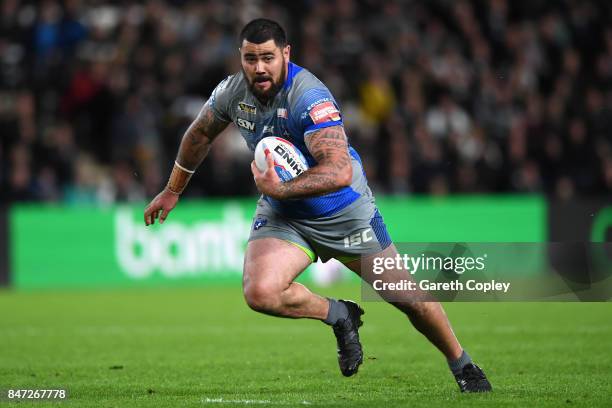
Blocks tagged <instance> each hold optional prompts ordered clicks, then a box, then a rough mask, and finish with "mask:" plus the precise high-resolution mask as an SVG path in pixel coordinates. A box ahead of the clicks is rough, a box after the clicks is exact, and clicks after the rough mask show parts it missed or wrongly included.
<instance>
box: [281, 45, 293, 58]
mask: <svg viewBox="0 0 612 408" xmlns="http://www.w3.org/2000/svg"><path fill="white" fill-rule="evenodd" d="M290 56H291V46H290V45H289V44H287V45H285V48H283V57H285V60H289V57H290Z"/></svg>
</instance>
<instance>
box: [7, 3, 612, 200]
mask: <svg viewBox="0 0 612 408" xmlns="http://www.w3.org/2000/svg"><path fill="white" fill-rule="evenodd" d="M0 10H1V12H2V13H1V17H0V129H2V132H1V135H0V187H1V188H0V191H1V193H0V198H1V199H2V200H3V201H7V200H8V201H17V200H19V201H23V200H25V201H67V202H74V203H80V202H86V203H112V202H116V201H130V200H139V199H142V198H144V197H145V196H148V195H151V194H152V192H155V191H158V190H159V188H160V187H161V184H162V183H163V180H162V179H161V177H160V174H165V172H166V170H167V169H165V168H160V167H159V166H160V165H159V163H171V159H172V157H170V156H168V155H172V154H174V146H175V145H176V140H177V138H179V137H180V135H182V133H183V131H184V128H185V127H186V126H187V125H188V124H189V123H190V121H191V118H192V115H194V112H193V109H191V107H192V106H200V105H201V104H202V103H203V101H204V100H205V98H207V97H208V95H209V94H210V92H211V90H212V88H213V87H214V85H215V84H216V83H218V82H219V81H220V80H221V79H222V78H223V77H224V76H226V75H227V74H228V73H229V72H234V71H236V70H237V67H236V66H235V65H234V64H236V59H235V58H231V57H232V56H233V55H234V53H236V52H237V44H236V41H235V38H236V33H235V32H234V31H233V30H234V27H237V26H241V24H240V23H241V22H246V21H247V20H250V19H252V18H254V17H257V16H262V15H264V14H265V15H267V16H269V17H273V18H275V19H278V20H280V21H281V22H283V23H284V25H285V26H287V27H289V28H290V29H292V31H290V32H289V38H290V40H291V43H292V45H293V48H292V56H293V58H294V59H295V60H296V62H298V63H299V62H300V61H302V62H303V65H306V66H308V67H309V68H310V69H311V70H312V71H313V72H314V73H315V74H317V75H321V76H322V77H321V79H323V80H324V81H325V82H326V83H327V84H328V85H329V86H330V88H331V90H332V92H333V93H334V94H335V95H336V97H337V98H338V99H339V102H340V103H341V104H342V106H343V111H344V112H345V116H346V117H345V126H346V127H347V129H349V137H351V142H352V143H353V144H354V145H355V146H357V147H358V148H360V149H361V150H363V151H367V152H369V154H368V155H364V158H363V160H364V164H365V168H366V171H367V172H368V178H369V180H370V183H371V185H372V186H373V188H375V189H376V190H378V191H381V192H388V193H398V194H406V193H430V194H449V193H473V192H496V193H501V192H506V193H511V192H526V193H545V194H550V195H552V196H557V197H560V198H564V199H565V198H572V197H575V196H577V195H580V196H585V195H598V194H607V193H609V192H610V188H611V186H612V184H611V183H612V181H611V180H612V176H611V175H610V174H611V173H612V170H611V168H612V164H611V163H612V134H611V132H612V131H611V130H610V129H611V128H612V126H611V125H612V123H611V121H612V119H611V118H612V111H611V109H612V106H611V103H612V29H611V28H610V22H611V20H612V6H611V5H610V3H609V2H608V1H605V0H585V1H578V0H568V1H565V2H542V1H535V2H510V1H508V0H485V1H476V0H474V1H465V0H460V1H455V2H448V1H444V0H433V1H427V2H422V1H416V0H414V1H411V0H407V1H399V0H385V1H382V2H374V1H370V0H360V1H357V0H334V1H323V0H308V1H305V0H303V1H297V2H289V3H285V2H276V1H271V0H270V1H268V0H259V1H247V0H229V1H227V0H224V1H221V0H206V1H180V2H176V1H163V0H154V1H148V2H145V3H143V2H136V1H126V2H111V1H104V0H102V1H98V2H95V3H94V4H92V5H89V4H87V2H80V1H74V0H68V1H62V2H60V1H58V0H45V1H41V2H31V1H18V0H1V1H0ZM217 143H219V144H221V145H222V146H221V147H220V148H218V149H215V151H216V152H218V154H217V155H211V157H209V158H208V159H207V163H205V164H204V165H203V166H202V167H201V169H202V170H201V172H200V173H201V174H196V177H195V179H194V183H192V185H191V186H190V189H188V190H187V194H188V195H192V196H200V195H203V194H205V195H237V194H252V193H254V192H255V190H254V186H253V183H251V182H250V177H251V176H250V173H249V172H248V165H245V164H246V163H244V162H248V161H250V160H251V157H250V155H249V154H247V149H246V147H244V146H242V145H241V142H240V141H239V137H238V136H237V134H236V132H235V131H232V130H231V129H229V130H228V132H227V134H226V135H225V136H223V137H221V138H220V139H219V140H218V141H217ZM164 155H167V156H168V157H167V160H163V159H162V160H156V161H153V160H151V157H157V158H163V156H164ZM233 169H245V170H244V171H242V170H240V171H239V172H238V173H235V172H234V170H233Z"/></svg>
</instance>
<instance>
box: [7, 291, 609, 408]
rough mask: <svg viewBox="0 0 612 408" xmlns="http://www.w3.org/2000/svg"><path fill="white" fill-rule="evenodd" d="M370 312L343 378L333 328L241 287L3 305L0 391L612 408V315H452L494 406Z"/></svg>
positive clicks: (585, 307)
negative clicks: (466, 391)
mask: <svg viewBox="0 0 612 408" xmlns="http://www.w3.org/2000/svg"><path fill="white" fill-rule="evenodd" d="M322 293H324V294H330V295H334V296H337V297H340V296H349V297H352V298H358V297H359V289H358V287H338V288H332V289H330V288H328V289H325V290H322ZM364 306H365V309H366V315H365V325H364V326H363V329H362V331H361V333H362V341H363V344H364V351H365V354H366V360H365V362H364V364H363V365H362V367H361V369H360V372H359V374H358V375H357V376H355V377H353V378H344V377H342V376H341V375H340V372H339V370H338V367H337V364H336V357H335V340H334V337H333V334H332V333H331V330H330V329H329V328H328V327H326V326H325V325H323V324H322V323H320V322H317V321H311V320H288V319H279V318H274V317H269V316H264V315H261V314H258V313H255V312H252V311H251V310H250V309H248V308H247V306H246V305H245V304H244V301H243V300H242V296H241V292H240V289H239V288H238V287H231V288H229V287H221V288H218V287H217V288H201V289H185V288H183V289H156V290H152V289H151V290H141V291H128V290H125V291H119V290H116V291H99V292H96V291H89V292H36V293H13V292H7V291H4V292H0V388H2V389H7V388H56V387H64V388H67V389H68V391H69V394H70V396H69V399H68V400H67V401H63V402H58V403H56V405H57V406H66V407H67V406H75V407H88V406H102V407H133V406H151V407H178V406H198V407H206V406H229V405H257V406H266V405H272V406H298V405H312V406H318V405H325V406H351V407H368V406H372V407H380V406H385V407H390V406H397V407H400V406H401V407H421V406H423V407H441V406H453V407H454V406H460V407H481V406H487V407H525V406H533V407H560V406H563V407H578V406H584V407H592V406H612V346H611V344H612V303H593V304H587V303H469V304H467V303H464V304H460V303H455V304H447V305H445V307H446V309H447V312H448V314H449V316H450V319H451V321H452V323H453V325H454V329H455V331H456V333H457V334H458V336H459V338H460V340H461V341H462V343H463V345H464V346H465V347H466V349H467V350H468V351H469V352H470V354H471V355H472V356H473V357H474V358H475V360H476V361H477V362H478V363H479V364H480V365H481V366H482V367H483V368H484V369H485V371H486V372H487V374H488V376H489V377H490V380H491V382H492V384H493V387H494V392H493V393H491V394H488V395H461V394H460V393H459V392H458V388H457V386H456V384H455V383H454V381H453V379H452V377H451V375H450V373H449V371H448V368H447V367H446V364H445V361H444V359H443V358H442V357H441V355H440V354H439V353H438V352H437V351H436V350H435V349H434V348H433V347H432V346H430V345H429V343H427V341H425V339H424V338H423V337H421V335H419V334H418V333H417V332H416V331H415V330H414V329H413V328H412V326H410V324H409V322H408V321H407V319H405V318H404V317H403V316H402V315H401V314H400V313H399V312H396V311H395V310H394V309H392V308H391V307H389V306H388V305H385V304H382V303H374V302H370V303H365V304H364ZM111 367H122V368H111ZM219 402H222V403H219ZM2 403H6V400H5V401H4V402H0V404H2ZM247 403H248V404H247ZM15 405H16V404H15ZM22 405H24V404H23V403H21V404H19V406H22ZM26 405H29V404H27V403H26ZM34 405H35V406H47V405H50V404H48V403H36V404H34Z"/></svg>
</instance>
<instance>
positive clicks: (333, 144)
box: [281, 126, 353, 198]
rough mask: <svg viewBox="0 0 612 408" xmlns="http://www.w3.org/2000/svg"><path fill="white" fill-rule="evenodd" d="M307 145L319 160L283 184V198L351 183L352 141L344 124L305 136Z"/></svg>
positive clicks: (316, 194)
mask: <svg viewBox="0 0 612 408" xmlns="http://www.w3.org/2000/svg"><path fill="white" fill-rule="evenodd" d="M305 142H306V147H307V148H308V150H309V151H310V153H311V154H312V156H313V157H314V158H315V160H316V161H317V165H316V166H313V167H311V168H310V169H308V170H307V171H306V172H304V173H303V174H301V175H300V176H299V177H296V178H294V179H293V180H291V181H288V182H286V183H283V184H282V185H281V190H282V191H281V194H282V195H283V198H301V197H312V196H318V195H323V194H327V193H330V192H333V191H336V190H339V189H340V188H342V187H344V186H346V185H348V184H350V182H351V178H352V176H353V169H352V166H351V156H350V154H349V151H348V141H347V140H346V135H345V133H344V128H343V127H342V126H331V127H327V128H323V129H321V130H318V131H316V132H313V133H311V134H309V135H307V136H306V138H305Z"/></svg>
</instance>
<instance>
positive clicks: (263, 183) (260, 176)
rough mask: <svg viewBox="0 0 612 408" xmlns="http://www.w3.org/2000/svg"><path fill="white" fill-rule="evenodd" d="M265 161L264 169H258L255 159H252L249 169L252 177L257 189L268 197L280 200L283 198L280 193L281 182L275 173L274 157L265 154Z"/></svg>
mask: <svg viewBox="0 0 612 408" xmlns="http://www.w3.org/2000/svg"><path fill="white" fill-rule="evenodd" d="M266 163H267V164H268V168H267V169H266V171H260V170H259V169H258V168H257V165H256V164H255V161H254V160H253V161H252V162H251V171H252V172H253V179H255V184H256V185H257V189H258V190H259V191H260V192H261V193H262V194H264V195H267V196H268V197H272V198H275V199H277V200H281V199H282V198H283V197H282V194H281V186H282V184H283V183H282V181H281V179H280V178H279V177H278V174H276V170H275V169H274V159H272V155H271V154H268V155H267V156H266Z"/></svg>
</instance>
